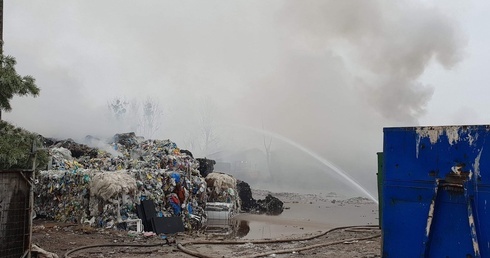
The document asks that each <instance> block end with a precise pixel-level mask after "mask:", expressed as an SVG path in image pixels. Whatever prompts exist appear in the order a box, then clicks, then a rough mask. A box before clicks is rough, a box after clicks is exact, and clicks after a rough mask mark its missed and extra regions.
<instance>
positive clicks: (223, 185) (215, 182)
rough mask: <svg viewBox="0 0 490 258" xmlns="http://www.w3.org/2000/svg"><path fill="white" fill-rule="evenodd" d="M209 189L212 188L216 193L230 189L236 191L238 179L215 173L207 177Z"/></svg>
mask: <svg viewBox="0 0 490 258" xmlns="http://www.w3.org/2000/svg"><path fill="white" fill-rule="evenodd" d="M206 183H207V184H208V187H212V188H213V189H214V191H215V192H216V193H220V192H222V191H224V190H226V189H228V188H232V189H236V179H235V178H233V177H232V176H230V175H227V174H225V173H219V172H213V173H209V174H208V175H207V176H206Z"/></svg>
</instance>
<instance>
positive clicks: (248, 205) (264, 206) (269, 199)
mask: <svg viewBox="0 0 490 258" xmlns="http://www.w3.org/2000/svg"><path fill="white" fill-rule="evenodd" d="M237 191H238V196H239V198H240V200H241V209H242V210H243V211H245V212H251V213H259V214H264V213H265V214H267V215H279V214H281V213H282V212H283V211H284V203H283V202H282V201H281V200H279V199H278V198H277V197H274V196H272V195H271V194H267V196H266V197H265V199H263V200H255V199H254V198H253V197H252V189H251V188H250V185H249V184H248V183H247V182H244V181H239V182H238V183H237Z"/></svg>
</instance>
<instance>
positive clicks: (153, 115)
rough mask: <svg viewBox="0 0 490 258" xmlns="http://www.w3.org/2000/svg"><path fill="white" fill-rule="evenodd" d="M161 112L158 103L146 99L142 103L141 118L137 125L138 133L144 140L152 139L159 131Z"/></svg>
mask: <svg viewBox="0 0 490 258" xmlns="http://www.w3.org/2000/svg"><path fill="white" fill-rule="evenodd" d="M162 116H163V110H162V109H161V108H160V105H159V104H158V102H156V101H154V100H153V99H152V98H149V97H148V98H147V99H146V100H145V102H144V103H143V109H142V116H141V119H140V123H139V127H138V128H139V132H140V133H141V135H143V136H145V137H146V138H152V137H153V136H154V135H155V133H156V132H157V131H158V130H160V126H161V124H162Z"/></svg>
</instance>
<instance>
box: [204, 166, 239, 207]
mask: <svg viewBox="0 0 490 258" xmlns="http://www.w3.org/2000/svg"><path fill="white" fill-rule="evenodd" d="M236 182H237V181H236V179H235V178H234V177H233V176H231V175H227V174H225V173H220V172H213V173H210V174H208V175H207V176H206V184H207V186H208V192H209V195H208V200H207V201H208V202H226V203H232V204H233V206H234V208H233V209H234V211H233V212H234V213H235V212H236V211H238V210H240V198H238V191H237V187H236Z"/></svg>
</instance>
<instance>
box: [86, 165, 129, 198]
mask: <svg viewBox="0 0 490 258" xmlns="http://www.w3.org/2000/svg"><path fill="white" fill-rule="evenodd" d="M136 191H137V187H136V180H135V179H134V177H133V176H131V175H130V174H128V173H127V172H126V171H123V172H105V173H99V174H97V175H95V176H94V177H92V181H91V182H90V195H92V196H97V197H100V198H102V199H103V200H105V201H107V200H109V199H111V198H113V197H116V196H118V195H119V196H122V194H134V193H136Z"/></svg>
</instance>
